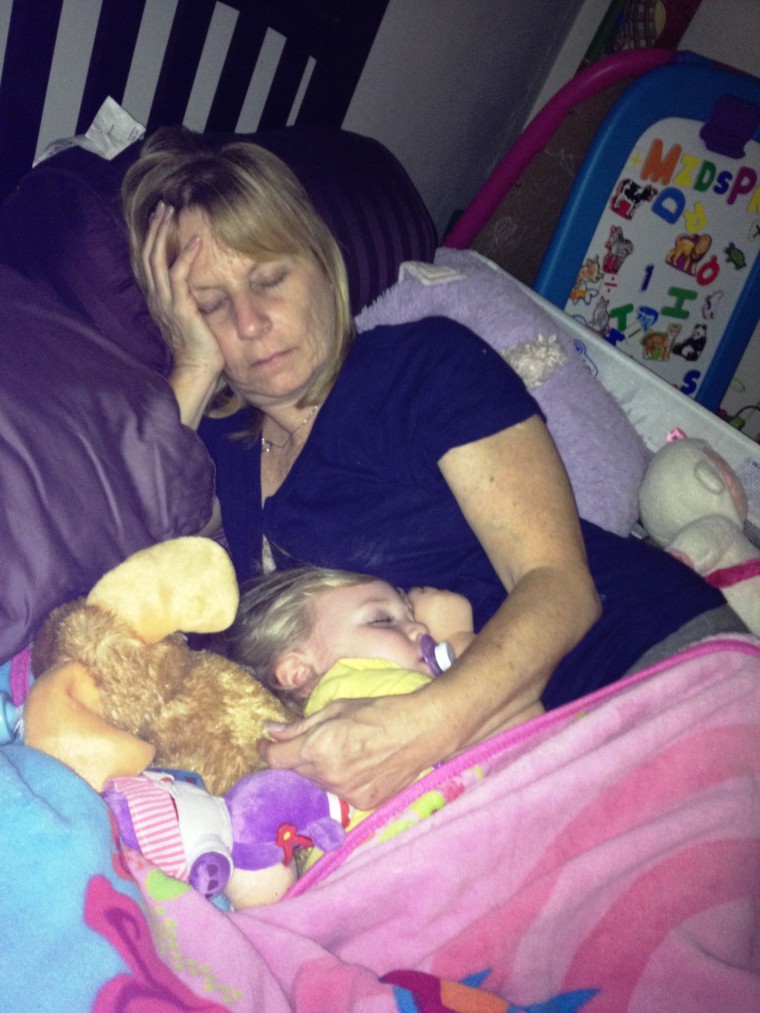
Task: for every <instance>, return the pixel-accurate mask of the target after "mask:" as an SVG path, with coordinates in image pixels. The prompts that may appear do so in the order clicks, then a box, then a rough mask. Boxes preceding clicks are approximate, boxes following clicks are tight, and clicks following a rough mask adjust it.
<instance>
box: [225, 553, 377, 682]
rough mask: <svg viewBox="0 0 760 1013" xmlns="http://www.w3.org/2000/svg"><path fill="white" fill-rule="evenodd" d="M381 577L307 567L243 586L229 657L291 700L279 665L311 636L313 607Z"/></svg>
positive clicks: (266, 577) (279, 572)
mask: <svg viewBox="0 0 760 1013" xmlns="http://www.w3.org/2000/svg"><path fill="white" fill-rule="evenodd" d="M376 579H377V578H376V577H372V576H369V575H368V574H366V573H351V572H350V571H348V570H333V569H330V568H328V567H317V566H302V567H296V568H294V569H292V570H275V571H274V572H273V573H270V574H267V575H266V576H264V577H258V578H255V579H254V580H251V581H249V582H248V583H247V584H245V585H244V586H243V589H242V593H241V596H240V605H239V607H238V612H237V617H236V619H235V622H234V624H233V626H232V628H231V630H230V632H229V634H228V642H229V645H230V654H231V656H232V658H233V659H234V660H235V661H237V662H238V664H240V665H243V666H244V667H245V668H246V669H248V671H249V672H250V673H251V675H252V676H253V677H254V678H255V679H257V680H258V681H259V682H260V683H262V685H264V686H266V687H267V689H270V690H272V692H273V693H275V694H276V695H277V696H279V697H280V698H281V699H283V700H290V699H292V695H291V694H290V693H289V691H288V690H285V689H283V687H282V686H281V685H280V684H279V683H278V682H277V678H276V676H275V666H276V664H277V661H278V659H279V658H280V657H281V656H282V655H283V654H284V653H285V652H286V651H288V650H291V649H293V648H296V647H299V646H300V645H301V644H303V643H304V642H305V641H306V640H308V638H309V637H310V636H311V633H312V632H313V629H314V623H315V616H314V612H313V608H312V606H313V604H314V602H315V599H316V598H317V597H318V596H319V595H320V594H321V593H322V592H324V591H329V590H331V589H333V588H339V587H355V586H356V585H357V584H370V583H372V582H373V581H374V580H376Z"/></svg>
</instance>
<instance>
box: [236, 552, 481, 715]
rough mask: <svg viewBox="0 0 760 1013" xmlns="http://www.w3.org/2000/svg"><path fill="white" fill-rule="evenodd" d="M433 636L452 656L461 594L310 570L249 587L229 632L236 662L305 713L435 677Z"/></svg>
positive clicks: (464, 631)
mask: <svg viewBox="0 0 760 1013" xmlns="http://www.w3.org/2000/svg"><path fill="white" fill-rule="evenodd" d="M431 637H432V641H433V642H434V641H436V640H445V641H447V642H448V643H449V645H450V646H451V648H452V651H453V653H454V655H455V656H456V654H459V653H461V652H462V651H463V650H464V649H465V648H466V647H467V646H468V645H469V643H470V641H471V640H472V639H473V637H474V633H473V624H472V609H471V608H470V604H469V602H468V601H467V599H466V598H463V597H462V596H461V595H458V594H454V593H453V592H448V591H438V590H436V589H434V588H414V589H412V590H411V591H409V592H408V594H407V593H405V592H403V591H400V590H398V589H397V588H394V587H392V586H391V585H390V584H388V583H386V581H383V580H378V579H376V578H375V577H370V576H368V575H366V574H358V573H349V572H347V571H343V570H330V569H320V568H316V567H302V568H296V569H293V570H282V571H275V572H274V573H271V574H268V575H267V576H265V577H263V578H261V579H259V580H257V581H255V582H252V583H250V584H249V585H247V587H246V588H244V591H243V594H242V596H241V600H240V607H239V610H238V616H237V619H236V621H235V625H234V626H233V629H232V631H231V640H232V655H233V657H234V658H235V660H236V661H237V662H239V663H240V664H242V665H244V666H245V667H246V668H248V670H249V671H250V672H251V673H252V674H253V675H254V677H255V678H256V679H258V680H259V681H260V682H262V683H263V684H264V685H265V686H267V687H268V688H269V689H271V690H272V691H273V692H275V693H276V694H277V695H278V696H280V697H281V698H282V699H283V700H285V701H286V702H287V703H289V704H290V705H291V706H292V707H293V709H294V710H297V711H299V713H303V714H305V715H309V714H313V713H315V712H316V711H318V710H321V709H322V708H323V707H325V706H326V705H327V704H328V703H330V702H331V701H332V700H337V699H346V698H349V697H376V696H390V695H394V694H398V693H411V692H413V691H414V690H415V689H418V688H419V687H420V686H423V685H424V684H425V683H427V682H428V681H429V680H430V678H431V677H432V676H433V675H435V674H436V663H435V661H432V659H431V647H433V646H434V643H431V642H430V641H431ZM424 638H427V640H428V643H426V642H425V639H424ZM438 670H439V669H438Z"/></svg>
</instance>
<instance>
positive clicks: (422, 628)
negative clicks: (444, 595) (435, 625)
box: [406, 619, 428, 644]
mask: <svg viewBox="0 0 760 1013" xmlns="http://www.w3.org/2000/svg"><path fill="white" fill-rule="evenodd" d="M406 626H407V634H408V636H409V638H410V640H412V641H414V643H415V644H417V643H419V641H420V638H421V637H424V636H425V635H426V634H427V632H428V628H427V626H426V625H425V624H424V623H418V622H417V620H416V619H410V620H409V621H408V622H407V624H406Z"/></svg>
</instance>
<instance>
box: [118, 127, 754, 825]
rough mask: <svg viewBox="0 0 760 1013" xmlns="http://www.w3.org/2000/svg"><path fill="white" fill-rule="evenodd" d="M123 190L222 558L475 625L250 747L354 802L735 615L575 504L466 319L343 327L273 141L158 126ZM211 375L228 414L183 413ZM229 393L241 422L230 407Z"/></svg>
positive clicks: (140, 271)
mask: <svg viewBox="0 0 760 1013" xmlns="http://www.w3.org/2000/svg"><path fill="white" fill-rule="evenodd" d="M123 198H124V208H125V214H126V218H127V223H128V228H129V232H130V242H131V250H132V258H133V265H134V269H135V272H136V275H137V278H138V280H139V283H140V285H141V287H142V289H143V291H144V293H145V295H146V298H147V300H148V304H149V306H150V309H151V312H152V313H153V315H154V317H155V318H156V320H157V321H158V323H159V325H160V326H161V328H162V331H163V334H164V335H165V337H166V340H167V341H168V342H169V344H170V346H171V348H172V350H173V353H174V368H173V372H172V375H171V384H172V387H173V389H174V392H175V395H176V397H177V402H178V404H179V407H180V413H181V418H182V421H183V422H184V423H185V424H187V425H189V426H192V427H195V428H199V429H200V432H201V434H202V436H203V438H204V439H205V440H206V442H207V445H208V446H209V448H210V450H211V453H212V456H213V457H214V460H215V463H216V467H217V492H218V495H219V498H220V501H221V507H222V519H223V522H224V528H225V533H226V535H227V538H228V540H229V542H230V546H231V550H232V554H233V558H234V560H235V563H236V567H237V570H238V574H239V576H240V578H241V579H243V578H244V577H246V576H248V575H250V574H251V573H252V572H256V571H261V570H262V569H267V568H269V567H271V565H272V563H274V564H275V565H277V566H280V567H283V566H288V565H291V566H292V565H303V564H311V565H319V566H330V567H335V568H341V569H349V570H355V571H363V572H368V573H371V574H374V575H375V576H377V577H380V578H382V579H384V580H387V581H390V582H392V583H393V584H395V585H397V586H401V587H411V586H414V585H420V584H432V585H434V586H437V587H443V588H448V589H450V590H453V591H457V592H459V593H461V594H464V595H465V596H466V597H467V598H468V599H469V600H470V601H471V602H472V604H473V608H474V612H475V622H476V629H477V631H478V636H477V637H476V638H475V641H474V642H473V644H472V645H471V646H470V648H469V649H468V650H467V651H466V652H465V653H464V655H463V656H462V657H461V659H459V660H458V661H457V662H456V663H455V664H454V665H453V666H452V668H451V669H449V671H448V672H446V673H445V674H444V675H443V676H441V677H439V678H438V679H436V680H435V681H434V682H433V683H431V684H430V686H428V687H426V688H425V689H423V690H421V691H419V692H418V693H415V694H413V696H412V697H402V698H398V697H387V698H380V699H376V700H371V701H363V700H351V701H340V702H335V703H333V704H331V705H330V706H329V707H327V708H326V709H325V710H323V711H321V712H320V713H319V714H317V715H314V716H312V717H310V718H308V719H306V720H305V721H303V722H298V723H296V724H295V725H293V726H289V727H287V728H275V729H273V730H272V741H269V742H266V743H263V744H262V746H261V750H262V754H263V755H264V758H265V759H266V760H267V762H268V763H269V764H270V765H272V766H274V767H291V768H293V769H295V770H298V771H299V772H300V773H302V774H305V775H306V776H308V777H311V778H313V779H314V780H316V781H317V782H319V783H320V784H322V785H323V786H325V787H327V788H330V789H331V790H333V791H335V792H336V793H338V794H340V795H342V796H343V797H345V798H347V799H348V800H349V801H350V802H352V803H353V804H354V805H356V806H357V807H359V808H362V809H368V808H374V807H375V806H377V805H378V804H379V803H380V802H381V801H383V800H384V799H386V798H388V797H389V796H390V795H392V794H394V793H395V792H397V791H399V790H401V789H402V788H404V787H405V786H406V785H407V784H409V783H411V781H412V780H414V778H415V776H416V773H417V772H418V771H419V770H423V769H425V768H427V767H429V766H431V765H432V764H434V763H436V762H439V761H441V760H442V759H446V758H448V757H451V756H453V755H454V754H456V753H457V752H459V751H461V750H462V749H464V748H466V747H467V746H469V745H471V744H473V743H475V742H477V741H479V740H481V739H483V738H485V737H487V736H488V735H490V734H492V733H494V732H495V731H497V730H500V729H503V728H506V727H509V726H511V725H514V724H516V723H519V722H521V721H524V720H526V718H528V717H530V716H532V715H534V714H536V713H538V712H540V709H541V700H542V699H543V701H544V703H545V704H546V705H548V706H554V705H557V704H558V703H562V702H564V701H566V700H569V699H572V698H573V697H577V696H580V695H582V694H583V693H585V692H588V691H589V690H591V689H594V688H596V687H597V686H600V685H603V684H605V683H606V682H610V681H612V680H614V679H617V678H619V677H620V676H621V675H622V674H624V672H625V671H626V670H628V669H630V668H631V667H633V666H634V665H636V664H643V660H642V658H643V656H644V655H648V652H650V650H651V649H654V650H658V649H659V650H661V651H662V652H664V651H666V650H668V649H671V648H672V646H673V644H674V643H677V642H685V641H687V640H689V639H696V638H698V637H699V636H700V635H704V634H705V633H707V632H710V631H711V630H713V629H717V628H721V625H727V626H728V627H729V628H737V627H736V625H735V624H736V623H737V620H736V619H735V617H733V614H728V615H727V613H726V610H725V608H724V607H722V606H724V604H725V603H724V601H723V599H722V596H721V595H720V594H719V593H718V592H716V591H714V590H713V589H711V588H709V587H708V586H707V585H706V584H705V583H704V582H703V581H701V580H700V579H699V578H697V577H695V576H694V575H693V574H691V572H690V571H688V570H687V569H686V568H685V567H682V566H681V565H680V564H678V563H676V562H675V561H674V560H671V559H670V558H669V557H667V556H666V555H665V554H663V553H661V552H659V551H657V550H651V549H648V548H647V547H646V546H643V545H641V544H640V543H637V542H634V541H632V540H625V539H619V538H616V537H615V536H612V535H609V534H607V533H606V532H602V531H600V530H599V529H597V528H595V527H594V526H593V525H590V524H586V523H585V522H584V523H583V524H582V523H581V522H579V520H578V517H577V514H576V512H575V506H574V501H573V497H572V493H571V490H570V486H569V483H568V480H567V476H566V474H565V472H564V469H563V467H562V464H561V462H560V460H559V458H558V455H557V453H556V450H555V448H554V445H553V443H552V440H551V438H550V436H549V434H548V431H547V429H546V427H545V425H544V421H543V419H542V417H541V415H540V412H539V410H538V408H537V406H536V404H535V402H534V401H533V400H532V399H531V398H530V396H529V395H528V394H527V393H526V391H525V389H524V387H523V385H522V383H521V382H520V380H519V379H518V378H517V377H516V375H515V374H514V373H513V372H512V371H511V370H510V369H509V367H507V366H506V364H505V363H504V362H503V360H502V359H501V358H500V357H499V356H498V355H497V354H496V353H495V352H493V351H492V350H491V349H489V348H488V347H487V346H486V345H485V344H484V343H483V342H481V341H480V340H479V339H477V338H476V337H475V336H474V335H472V334H471V332H469V331H468V330H467V329H466V328H463V327H461V326H459V325H457V324H455V323H453V322H451V321H448V320H444V319H441V318H438V319H431V320H423V321H419V322H416V323H413V324H407V325H399V326H395V327H379V328H376V329H375V330H374V331H372V332H369V333H366V334H363V335H362V336H361V337H360V338H359V339H357V340H356V341H353V340H352V338H353V327H352V325H351V321H350V317H349V314H348V311H347V306H348V297H347V291H346V288H347V286H346V280H345V269H344V267H343V264H342V261H341V257H340V254H339V252H338V250H337V247H336V244H335V242H334V240H333V238H332V236H331V235H330V233H329V231H328V230H327V228H326V226H325V225H324V223H323V222H322V221H321V219H320V218H319V217H318V216H317V214H316V212H315V211H314V209H313V208H312V207H311V205H310V203H309V201H308V198H307V197H306V196H305V194H304V192H303V191H302V189H301V187H300V186H299V184H298V183H297V181H296V180H295V179H294V178H293V177H292V175H291V174H290V172H289V171H288V170H287V169H286V168H285V167H284V166H283V165H282V163H280V162H279V161H278V160H277V159H275V158H274V157H273V156H271V155H269V154H268V153H267V152H264V151H262V150H261V149H258V148H256V147H254V146H253V145H249V144H232V145H228V146H226V147H225V148H223V149H221V150H217V151H211V150H209V149H206V148H204V146H203V143H202V141H201V140H200V139H199V138H197V137H196V136H195V135H190V134H188V133H187V132H185V131H160V132H158V134H154V135H153V137H152V138H151V139H150V140H149V141H148V143H147V145H146V148H145V151H144V153H143V155H142V157H141V158H140V160H139V161H138V162H137V163H136V164H135V166H133V168H132V169H131V170H130V172H129V173H128V175H127V178H126V180H125V184H124V191H123ZM223 388H227V389H228V390H229V392H230V396H231V399H232V400H231V402H228V404H227V407H226V408H225V409H223V410H222V412H221V415H224V414H225V411H226V412H227V417H226V418H224V417H222V418H217V419H215V420H205V421H203V424H201V423H202V420H203V419H204V415H205V414H206V413H207V412H208V410H209V408H210V406H211V405H212V404H213V402H214V398H215V397H216V396H217V395H218V394H219V392H220V390H221V389H223ZM243 404H244V405H248V406H249V407H250V408H252V409H254V417H253V420H252V421H250V422H249V423H248V433H249V439H247V440H246V439H241V438H240V435H239V434H240V430H241V429H242V428H243V427H244V424H245V423H244V422H243V421H241V418H242V417H243V416H241V414H240V413H238V414H237V415H230V414H229V411H230V406H232V408H234V407H236V406H239V405H243ZM217 414H219V413H218V412H217ZM250 434H255V436H256V439H255V440H252V439H251V438H250ZM589 563H590V566H589ZM592 572H593V577H592ZM600 617H601V618H600ZM672 635H675V637H676V640H675V641H674V640H673V639H671V637H672ZM663 641H666V643H665V644H664V645H662V644H661V642H663ZM658 645H660V646H659V647H658ZM648 656H651V655H648Z"/></svg>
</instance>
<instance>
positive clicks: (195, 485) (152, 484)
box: [0, 265, 213, 663]
mask: <svg viewBox="0 0 760 1013" xmlns="http://www.w3.org/2000/svg"><path fill="white" fill-rule="evenodd" d="M0 300H1V302H2V307H3V313H2V316H0V434H1V438H0V496H1V497H2V499H1V502H2V507H3V508H2V511H1V512H0V546H2V557H3V579H2V582H1V583H0V663H2V662H4V661H6V660H7V659H8V658H10V657H12V656H13V655H14V654H15V653H16V652H18V651H19V650H20V649H21V648H23V647H24V646H25V645H26V644H27V643H29V641H30V640H31V639H32V637H33V636H34V634H35V633H36V631H37V629H38V627H39V625H40V624H41V623H42V621H43V620H44V618H45V617H46V615H47V614H48V612H49V611H50V610H51V609H52V608H53V607H55V606H56V605H58V604H60V603H61V602H63V601H67V600H69V599H71V598H74V597H77V596H78V595H80V594H84V593H86V592H88V591H89V590H90V588H91V587H92V585H93V584H94V583H95V582H96V581H97V580H98V578H99V577H100V576H101V575H102V574H103V573H104V572H105V571H106V570H108V569H110V568H111V567H113V566H115V565H116V564H117V563H119V562H121V560H123V559H124V558H125V557H126V556H128V555H130V554H131V553H133V552H136V551H137V550H138V549H141V548H144V547H145V546H147V545H151V544H153V543H154V542H158V541H162V540H164V539H167V538H174V537H178V536H180V535H186V534H193V533H195V532H197V531H199V530H200V529H201V528H202V527H203V525H204V524H205V523H206V522H207V521H208V519H209V517H210V514H211V508H212V501H213V468H212V465H211V462H210V459H209V457H208V455H207V453H206V450H205V448H204V446H203V444H202V443H201V441H200V440H199V438H198V437H197V436H196V435H195V433H193V432H192V431H191V430H189V429H187V428H185V427H183V426H182V425H181V424H180V421H179V414H178V411H177V406H176V402H175V400H174V397H173V395H172V392H171V389H170V388H169V386H168V384H167V383H166V381H165V380H164V379H162V378H161V377H160V376H158V375H157V374H156V373H155V372H154V371H153V370H151V369H150V368H149V367H147V366H145V365H144V364H143V363H141V362H139V361H138V360H137V359H136V358H135V357H134V356H133V355H130V354H129V353H126V352H124V351H123V350H122V349H121V348H119V347H118V345H116V344H114V343H113V342H111V341H108V340H107V339H105V338H104V337H103V336H102V335H101V334H100V333H99V332H98V331H97V330H96V329H95V328H94V327H92V326H90V325H89V324H86V323H84V322H81V321H80V320H78V319H77V318H76V317H75V316H74V315H73V314H72V313H71V312H70V311H68V310H66V309H65V308H62V307H61V306H60V304H59V303H58V301H57V300H53V299H51V298H50V297H48V296H46V295H45V294H44V293H43V292H42V291H41V288H40V286H39V285H35V284H34V283H32V282H30V281H29V280H28V279H25V278H22V277H21V276H20V275H18V274H16V273H15V272H13V271H11V270H10V269H9V268H7V267H5V266H3V265H0Z"/></svg>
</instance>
